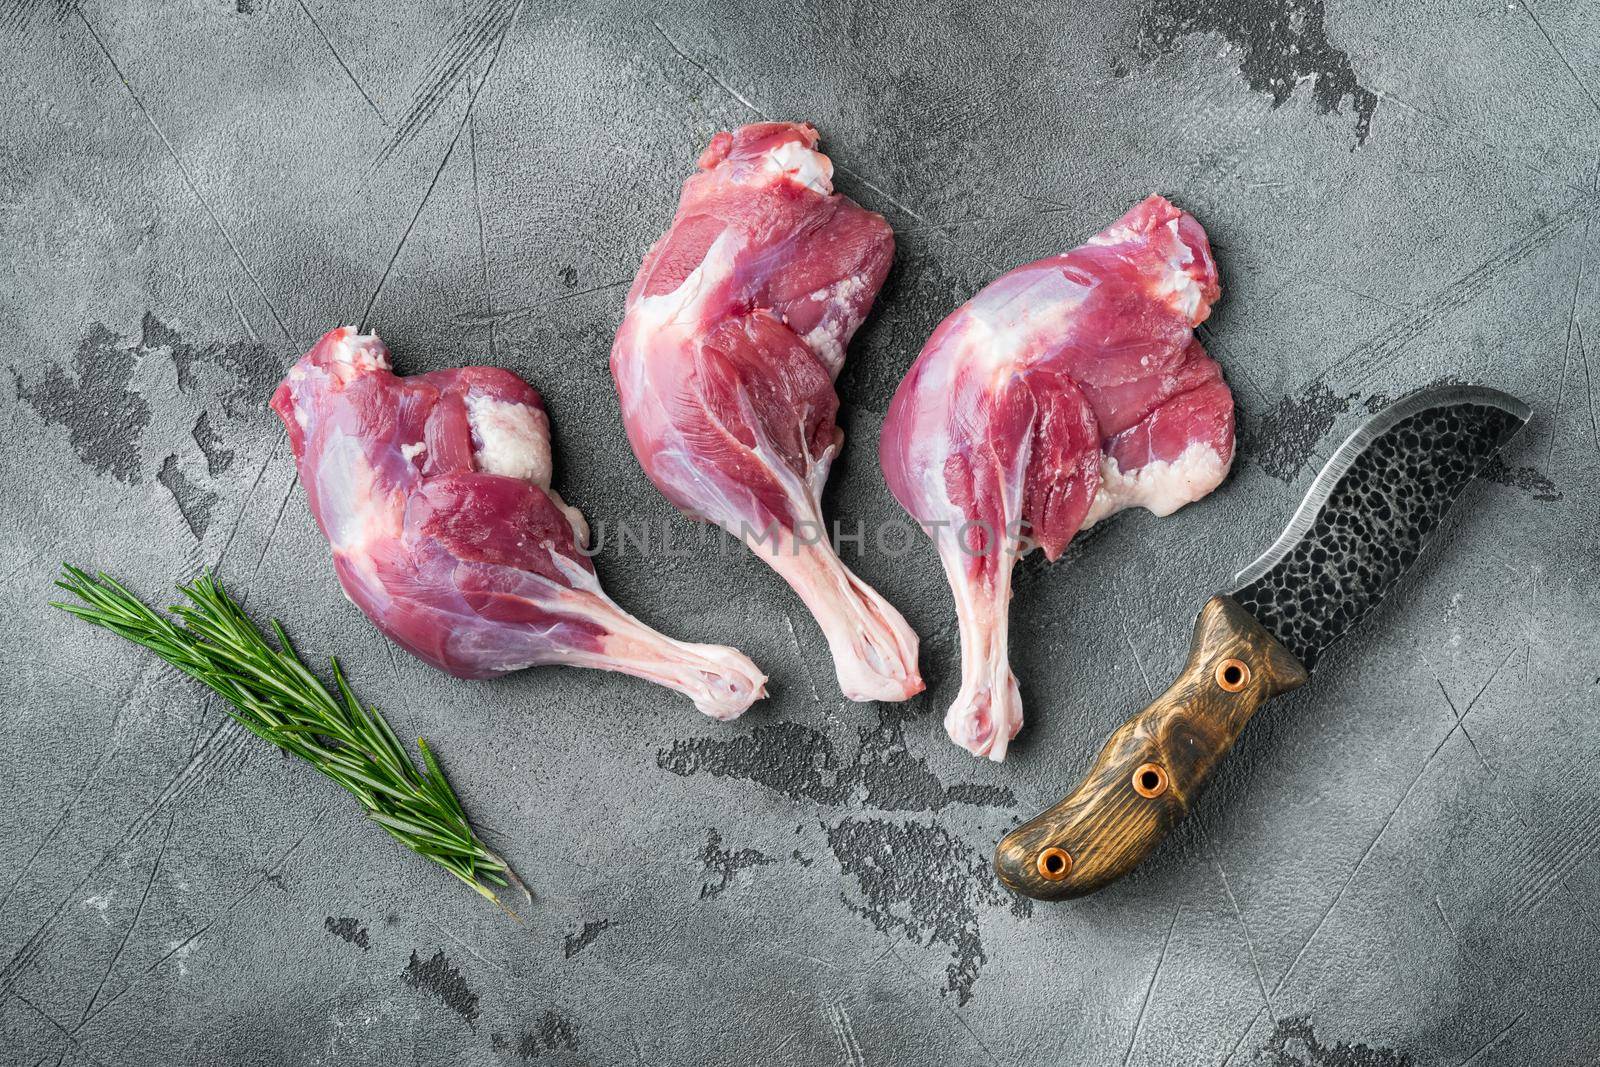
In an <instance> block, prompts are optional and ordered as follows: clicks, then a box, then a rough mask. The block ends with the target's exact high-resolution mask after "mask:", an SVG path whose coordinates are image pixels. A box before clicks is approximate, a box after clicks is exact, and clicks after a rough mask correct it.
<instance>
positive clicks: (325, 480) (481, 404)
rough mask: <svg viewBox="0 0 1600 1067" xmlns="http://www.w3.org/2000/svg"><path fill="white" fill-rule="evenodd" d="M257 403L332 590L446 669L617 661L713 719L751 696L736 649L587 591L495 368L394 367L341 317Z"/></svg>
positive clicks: (466, 673) (484, 673)
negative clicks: (333, 578) (657, 626)
mask: <svg viewBox="0 0 1600 1067" xmlns="http://www.w3.org/2000/svg"><path fill="white" fill-rule="evenodd" d="M272 406H273V408H274V409H275V410H276V411H277V412H278V414H279V415H280V416H281V417H282V418H283V424H284V426H286V427H287V428H288V431H289V443H290V444H291V445H292V446H293V447H294V455H295V459H296V461H297V462H298V463H299V465H300V480H301V481H302V482H303V483H304V485H305V488H306V496H307V497H308V498H309V500H310V503H311V513H312V515H314V516H315V517H316V520H317V524H318V525H319V526H321V527H322V532H323V533H324V534H326V535H327V537H328V541H329V543H330V544H331V545H332V546H333V561H334V567H335V569H336V570H337V571H338V573H339V582H340V584H341V585H343V586H344V591H345V595H347V596H348V597H349V598H350V599H351V600H352V601H353V602H354V603H355V605H356V606H357V607H359V608H360V609H361V610H362V611H364V612H366V614H367V617H368V618H370V619H371V620H372V621H373V622H374V623H375V624H377V627H378V629H380V630H382V631H383V632H384V633H385V634H387V635H388V636H389V637H390V638H391V639H392V640H393V641H395V642H396V643H397V644H399V645H400V646H401V647H402V648H404V649H406V650H407V651H408V652H410V653H412V654H413V655H415V656H417V657H418V658H419V659H422V660H425V661H426V662H428V663H431V664H433V665H434V666H435V667H438V668H439V669H440V670H444V671H449V672H450V673H451V674H454V675H457V676H459V677H462V678H492V677H494V676H496V675H500V674H504V673H506V672H507V671H514V670H520V669H521V668H523V667H531V666H534V665H536V664H544V663H565V664H570V665H572V666H577V667H597V668H600V669H602V670H612V671H622V672H624V673H626V674H633V675H637V676H639V677H641V678H647V679H649V680H650V681H652V682H656V683H658V684H660V685H664V686H667V687H669V688H672V689H676V690H678V691H679V692H681V693H683V694H684V695H686V696H688V697H689V698H690V699H691V700H693V701H694V704H695V707H697V708H699V709H700V710H701V711H703V712H705V713H706V714H707V715H710V716H712V717H713V718H718V719H731V718H734V717H735V716H737V715H738V714H739V713H740V712H742V711H744V709H745V708H747V707H749V706H750V704H751V702H753V701H754V700H756V699H758V698H759V697H762V696H764V695H765V689H764V684H765V682H766V677H765V676H764V675H763V674H762V673H761V672H760V671H759V670H757V669H756V666H755V664H753V663H751V662H750V661H749V660H748V659H746V658H745V657H744V655H742V654H741V653H739V652H737V651H735V650H734V649H731V648H725V647H723V646H721V645H692V644H685V643H683V642H681V641H674V640H672V639H671V638H669V637H665V636H663V635H662V634H659V633H657V632H656V631H655V630H652V629H651V628H650V627H648V626H646V625H645V624H644V623H642V622H640V621H639V620H638V619H635V618H634V617H633V616H632V615H629V614H628V613H627V612H625V611H623V610H622V609H621V608H620V607H618V606H617V605H616V604H615V603H613V602H612V601H611V599H610V598H609V597H607V596H606V595H605V593H604V592H602V591H601V589H600V582H599V580H598V579H597V578H596V577H595V573H594V567H593V565H592V564H591V563H590V562H589V559H588V557H587V556H586V555H585V554H584V552H583V551H582V549H583V546H584V544H585V542H586V541H587V540H588V527H587V525H586V524H585V523H584V520H583V516H582V515H581V514H579V512H578V510H577V509H576V508H572V507H568V506H567V505H566V504H564V503H563V502H562V500H561V498H560V497H559V496H557V495H556V494H555V492H554V491H553V490H551V488H550V424H549V420H548V419H547V418H546V416H545V412H544V405H543V403H542V402H541V401H540V399H539V394H538V393H537V392H535V391H534V390H533V389H532V388H531V387H530V386H529V385H528V384H527V383H526V382H524V381H523V380H522V379H521V378H518V377H517V376H516V375H515V374H512V373H511V372H510V371H504V370H498V369H496V368H494V367H463V368H461V369H460V370H443V371H435V372H434V373H432V374H418V375H415V376H413V377H410V378H400V377H397V376H396V375H395V374H393V373H392V372H391V371H390V369H389V355H388V350H387V349H385V348H384V345H383V342H382V341H380V340H379V339H378V338H377V336H376V335H370V334H369V335H367V336H360V335H358V334H356V332H355V331H354V330H353V329H352V328H350V327H341V328H339V329H337V330H333V331H330V332H329V333H328V334H326V335H325V336H324V337H323V338H322V340H320V341H318V342H317V343H316V345H315V346H314V347H313V348H312V349H311V351H310V352H308V353H306V355H305V356H303V357H302V358H301V359H300V362H299V363H297V364H295V366H294V367H293V368H292V369H291V370H290V371H289V376H288V377H287V378H285V379H284V382H283V384H282V385H280V386H278V391H277V393H275V394H274V395H273V398H272Z"/></svg>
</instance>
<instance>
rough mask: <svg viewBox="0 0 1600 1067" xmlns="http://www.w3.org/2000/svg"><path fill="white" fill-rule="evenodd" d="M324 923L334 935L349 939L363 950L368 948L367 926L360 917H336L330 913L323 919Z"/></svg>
mask: <svg viewBox="0 0 1600 1067" xmlns="http://www.w3.org/2000/svg"><path fill="white" fill-rule="evenodd" d="M322 925H323V926H324V927H325V928H326V929H327V931H328V932H329V933H330V934H332V935H333V936H335V937H338V938H342V939H344V940H345V941H348V942H349V943H350V944H352V945H355V946H356V947H357V948H359V949H360V950H361V951H362V952H365V951H366V950H367V928H366V927H365V926H362V925H361V920H360V919H349V918H346V919H335V918H334V917H333V916H332V915H330V916H328V917H327V918H326V919H324V920H322Z"/></svg>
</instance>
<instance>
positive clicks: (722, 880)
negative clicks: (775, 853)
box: [700, 829, 777, 900]
mask: <svg viewBox="0 0 1600 1067" xmlns="http://www.w3.org/2000/svg"><path fill="white" fill-rule="evenodd" d="M700 862H701V863H704V864H705V865H706V878H707V881H706V882H704V883H703V884H702V885H701V886H700V899H701V900H709V899H710V898H712V897H714V896H717V895H719V894H721V893H722V891H723V890H725V889H727V888H728V887H729V886H731V885H733V880H734V879H735V878H737V877H738V876H739V872H740V871H743V870H748V869H750V868H751V867H765V866H766V865H767V864H769V863H776V862H777V861H776V860H774V859H772V858H771V857H769V856H766V855H764V854H763V853H761V852H760V851H758V850H756V849H753V848H741V849H740V850H739V851H737V852H734V851H731V850H729V849H725V848H723V847H722V835H721V834H720V833H718V832H717V831H716V830H712V829H707V830H706V843H705V847H704V848H702V849H701V850H700ZM712 878H715V879H716V881H711V880H710V879H712Z"/></svg>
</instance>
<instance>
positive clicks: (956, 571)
mask: <svg viewBox="0 0 1600 1067" xmlns="http://www.w3.org/2000/svg"><path fill="white" fill-rule="evenodd" d="M1220 292H1221V290H1220V288H1219V287H1218V284H1217V268H1216V263H1215V262H1214V261H1213V260H1212V258H1211V246H1210V245H1209V243H1208V242H1207V241H1206V234H1205V231H1204V230H1203V229H1201V227H1200V224H1199V223H1198V222H1196V221H1195V220H1194V218H1193V217H1192V216H1190V215H1188V214H1186V213H1185V212H1182V211H1180V210H1178V209H1177V208H1175V207H1173V206H1172V205H1171V204H1169V203H1168V202H1167V201H1166V200H1164V199H1162V198H1161V197H1159V196H1152V197H1150V198H1149V199H1148V200H1146V201H1144V202H1143V203H1141V204H1139V205H1137V206H1136V207H1134V208H1133V210H1131V211H1129V212H1128V213H1127V214H1126V215H1124V216H1123V217H1122V218H1121V219H1119V220H1117V222H1116V223H1115V224H1114V225H1112V226H1111V227H1110V228H1109V229H1107V230H1105V231H1104V232H1103V233H1100V234H1098V235H1097V236H1095V237H1092V238H1090V239H1089V242H1088V243H1087V244H1085V245H1083V246H1082V247H1080V248H1075V249H1073V250H1072V251H1070V252H1068V253H1066V254H1065V255H1060V256H1052V257H1050V258H1048V259H1041V260H1039V261H1038V262H1036V263H1029V264H1028V265H1027V266H1024V267H1018V268H1017V269H1016V270H1013V271H1011V272H1009V273H1007V274H1004V275H1002V276H1000V277H999V278H997V279H996V280H995V281H994V282H992V283H991V284H990V285H989V286H988V287H987V288H985V289H984V290H983V291H982V292H980V293H979V294H978V295H977V296H975V297H973V298H972V299H971V300H970V301H968V302H967V303H966V304H964V305H962V306H961V307H960V308H957V309H956V311H955V312H954V313H953V314H951V315H950V317H949V318H947V319H945V320H944V322H943V323H941V324H940V325H939V328H938V329H937V330H935V331H934V333H933V336H932V337H930V338H929V339H928V343H927V344H926V345H924V346H923V348H922V354H921V355H920V356H918V357H917V361H916V363H915V364H913V365H912V367H911V371H910V373H908V374H907V375H906V378H905V380H904V381H903V382H901V383H900V388H899V390H897V391H896V393H895V397H894V402H893V403H892V404H891V405H890V408H889V416H888V419H887V420H886V421H885V422H884V426H883V438H882V443H881V447H880V458H881V460H882V462H883V472H884V476H885V478H886V479H887V480H888V483H889V488H890V490H891V491H892V492H893V493H894V495H895V499H897V500H899V501H900V504H901V506H903V507H904V508H905V509H906V510H907V511H908V512H910V513H911V516H912V517H913V518H914V519H916V520H917V521H918V522H920V523H921V524H922V525H923V528H924V529H926V530H927V531H928V532H929V535H930V536H931V537H933V539H934V543H935V545H936V547H937V548H938V552H939V558H940V561H941V562H942V563H943V564H944V570H945V575H946V577H947V578H948V579H949V581H950V585H951V588H952V589H953V590H954V592H955V600H956V615H957V619H958V622H959V625H960V632H961V691H960V693H959V694H958V695H957V696H956V700H955V703H954V704H952V705H951V707H950V710H949V712H948V713H947V714H946V716H945V729H946V730H948V731H949V733H950V736H951V738H952V739H953V740H954V741H955V742H956V743H957V744H959V745H962V746H964V747H965V748H967V749H968V750H970V751H971V752H972V753H973V754H975V755H987V756H988V757H989V758H990V759H994V760H1002V759H1004V758H1005V753H1006V745H1007V743H1008V742H1009V741H1010V740H1011V738H1013V737H1015V736H1016V733H1017V730H1018V729H1020V728H1021V726H1022V702H1021V698H1020V696H1019V695H1018V692H1017V680H1016V677H1015V676H1014V675H1013V674H1012V673H1011V665H1010V662H1009V655H1008V652H1007V626H1008V624H1007V618H1006V616H1007V612H1008V610H1009V608H1010V604H1011V569H1012V567H1013V566H1014V565H1015V564H1016V562H1017V560H1018V559H1020V558H1021V557H1022V556H1024V555H1026V554H1027V553H1028V552H1030V551H1032V550H1033V549H1035V548H1042V549H1043V550H1044V553H1045V556H1046V557H1048V558H1049V559H1052V560H1054V559H1056V558H1058V557H1059V556H1060V555H1061V553H1062V551H1063V550H1064V549H1065V548H1066V546H1067V542H1069V541H1071V540H1072V538H1073V536H1074V535H1075V534H1076V533H1077V532H1078V531H1079V530H1081V529H1084V528H1086V527H1089V526H1092V525H1094V524H1095V523H1096V522H1099V521H1100V520H1101V519H1103V518H1105V517H1106V516H1108V515H1111V514H1113V513H1115V512H1117V511H1121V510H1122V509H1123V508H1127V507H1135V506H1138V507H1144V508H1147V509H1149V510H1150V511H1152V512H1154V513H1155V514H1157V515H1167V514H1170V513H1172V512H1173V511H1175V510H1177V509H1178V508H1180V507H1182V506H1183V505H1184V504H1187V503H1189V502H1190V501H1194V500H1198V499H1200V498H1201V497H1203V496H1205V495H1206V494H1207V493H1209V492H1211V490H1213V489H1215V488H1216V487H1217V486H1218V485H1219V484H1221V482H1222V479H1223V478H1224V477H1225V476H1226V475H1227V473H1228V467H1229V465H1230V464H1231V463H1232V462H1233V394H1232V393H1230V392H1229V390H1228V386H1227V384H1226V383H1225V382H1224V381H1223V380H1222V369H1221V368H1220V367H1218V366H1217V364H1216V362H1215V361H1213V360H1212V359H1211V358H1210V357H1209V356H1207V355H1206V353H1205V350H1204V349H1203V348H1201V347H1200V342H1199V341H1197V340H1195V337H1194V328H1195V327H1196V326H1198V325H1199V324H1200V323H1202V322H1204V321H1205V318H1206V316H1207V315H1208V314H1210V312H1211V305H1212V303H1213V302H1214V301H1215V300H1216V299H1217V297H1218V295H1219V294H1220Z"/></svg>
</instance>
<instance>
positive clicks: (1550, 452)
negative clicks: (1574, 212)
mask: <svg viewBox="0 0 1600 1067" xmlns="http://www.w3.org/2000/svg"><path fill="white" fill-rule="evenodd" d="M1597 173H1600V171H1597ZM1592 222H1593V218H1592V216H1591V217H1590V218H1586V219H1584V220H1583V240H1582V241H1581V242H1580V243H1579V244H1578V269H1577V271H1576V277H1574V278H1573V280H1572V303H1571V306H1570V307H1569V308H1568V310H1567V343H1566V347H1565V349H1564V350H1563V352H1562V355H1561V376H1560V377H1559V378H1557V379H1556V407H1555V414H1553V415H1551V416H1550V447H1549V449H1547V450H1546V451H1545V454H1544V461H1545V462H1546V463H1549V462H1550V460H1551V458H1552V457H1553V456H1554V455H1555V452H1556V439H1557V438H1559V437H1560V436H1561V404H1562V402H1563V401H1564V400H1565V399H1566V395H1567V369H1568V368H1569V367H1570V366H1571V365H1572V339H1573V336H1574V334H1575V333H1576V330H1577V324H1578V294H1579V293H1580V292H1581V291H1582V290H1583V268H1584V261H1585V260H1586V259H1587V257H1586V256H1585V255H1584V251H1585V250H1586V249H1587V248H1588V247H1589V228H1590V225H1591V224H1592ZM1590 404H1591V410H1592V408H1593V400H1592V399H1591V402H1590Z"/></svg>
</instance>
